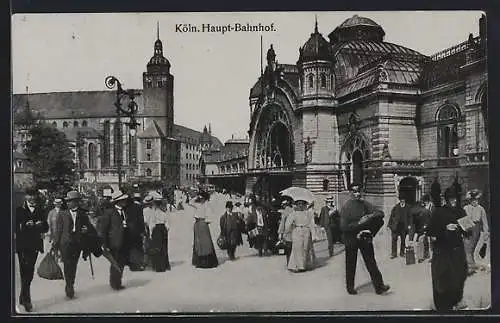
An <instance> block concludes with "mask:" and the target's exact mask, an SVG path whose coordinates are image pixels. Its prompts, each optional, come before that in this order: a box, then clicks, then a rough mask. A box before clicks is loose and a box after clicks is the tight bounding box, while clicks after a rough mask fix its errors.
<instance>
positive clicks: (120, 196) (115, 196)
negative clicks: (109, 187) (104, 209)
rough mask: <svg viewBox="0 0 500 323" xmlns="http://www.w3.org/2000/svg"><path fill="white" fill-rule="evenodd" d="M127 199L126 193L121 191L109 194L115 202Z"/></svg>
mask: <svg viewBox="0 0 500 323" xmlns="http://www.w3.org/2000/svg"><path fill="white" fill-rule="evenodd" d="M126 199H128V195H127V194H125V193H123V192H122V191H116V192H114V193H113V194H112V195H111V202H113V203H116V202H118V201H123V200H126Z"/></svg>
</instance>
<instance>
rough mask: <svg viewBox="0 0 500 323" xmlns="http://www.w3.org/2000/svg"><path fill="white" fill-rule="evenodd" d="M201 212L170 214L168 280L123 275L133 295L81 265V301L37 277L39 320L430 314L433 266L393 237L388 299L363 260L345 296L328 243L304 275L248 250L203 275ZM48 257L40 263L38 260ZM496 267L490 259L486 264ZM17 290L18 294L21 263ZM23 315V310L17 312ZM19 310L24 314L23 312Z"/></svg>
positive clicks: (476, 283) (482, 302)
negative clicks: (198, 245)
mask: <svg viewBox="0 0 500 323" xmlns="http://www.w3.org/2000/svg"><path fill="white" fill-rule="evenodd" d="M226 200H227V197H223V196H222V195H220V194H216V195H215V196H214V198H213V199H212V200H211V201H210V205H211V207H212V209H213V210H214V212H213V215H212V217H211V218H210V221H211V224H210V228H211V232H212V238H213V239H214V243H215V239H216V237H217V235H218V233H219V225H218V220H219V217H220V215H221V214H222V212H223V208H224V203H225V202H226ZM193 214H194V208H193V207H192V206H190V205H185V209H184V210H182V211H175V212H172V213H170V225H171V232H170V236H169V248H170V250H169V253H170V262H171V266H172V269H171V271H167V272H164V273H156V272H153V271H151V270H147V271H143V272H130V271H129V270H128V269H126V270H125V273H124V285H125V287H126V289H124V290H122V291H119V292H116V291H113V290H111V288H110V287H109V285H108V279H109V263H108V262H107V260H105V259H104V258H102V257H101V258H98V259H95V258H94V260H93V262H94V271H95V279H91V275H90V267H89V263H88V261H87V262H84V261H83V260H81V261H80V263H79V267H78V272H77V277H76V284H75V290H76V298H75V299H73V300H66V299H65V295H64V282H63V281H48V280H43V279H41V278H39V277H38V276H36V274H35V278H34V281H33V284H32V301H33V305H34V312H35V313H145V312H237V311H245V312H254V311H255V312H263V311H266V312H267V311H270V312H274V311H286V312H291V311H360V310H362V311H365V310H377V311H384V310H428V309H431V307H432V291H431V280H430V263H429V262H427V261H425V262H423V263H419V264H415V265H412V266H406V265H405V263H404V259H403V258H397V259H392V260H391V259H389V255H388V250H389V241H390V237H389V234H388V233H387V232H386V231H384V232H382V233H381V234H380V235H379V236H377V237H376V239H375V247H376V258H377V261H378V263H379V267H380V269H381V271H382V274H383V276H384V280H385V282H386V283H387V284H389V285H390V286H391V292H390V293H388V294H387V295H376V294H375V293H374V290H373V287H372V286H371V284H370V280H369V275H368V273H367V271H366V269H365V268H364V265H363V264H362V263H360V259H361V257H359V258H358V269H357V273H356V284H357V286H358V292H359V294H358V295H356V296H351V295H348V294H347V293H346V292H345V288H344V286H345V283H344V280H345V272H344V271H345V270H344V268H345V267H344V266H345V264H344V254H343V250H342V246H340V245H338V246H336V252H335V253H336V255H335V256H334V257H333V258H328V251H327V245H326V242H319V243H315V251H316V255H317V268H316V269H315V270H313V271H309V272H305V273H290V272H288V271H287V270H286V268H285V258H284V256H268V257H262V258H259V257H257V256H256V251H255V250H252V249H249V247H248V243H247V242H246V236H244V240H245V245H244V246H242V247H240V248H238V250H237V251H236V254H237V257H238V259H237V261H234V262H232V261H228V257H227V255H226V254H225V252H223V251H221V250H218V248H217V247H216V249H217V254H218V257H219V262H220V266H219V267H217V268H214V269H196V268H193V267H192V266H191V253H192V240H193V231H192V225H193ZM42 257H43V255H41V256H39V258H38V261H40V260H41V259H42ZM486 261H488V262H489V260H486ZM15 263H16V277H15V283H16V284H15V287H16V288H15V290H16V298H15V300H17V298H18V295H19V273H18V268H17V258H16V262H15ZM490 284H491V282H490V273H489V271H482V272H478V273H477V274H475V275H474V276H472V277H470V278H469V279H468V280H467V283H466V286H465V296H464V301H465V302H466V304H467V305H468V306H469V308H471V309H472V308H474V309H477V308H481V307H483V308H484V307H487V306H488V305H489V304H490V298H491V296H490V295H491V292H490ZM18 308H19V306H18ZM18 310H19V309H18Z"/></svg>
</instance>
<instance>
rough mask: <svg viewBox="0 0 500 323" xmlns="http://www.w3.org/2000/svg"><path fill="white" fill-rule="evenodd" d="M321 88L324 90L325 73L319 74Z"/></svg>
mask: <svg viewBox="0 0 500 323" xmlns="http://www.w3.org/2000/svg"><path fill="white" fill-rule="evenodd" d="M321 88H322V89H325V88H326V75H325V73H322V74H321Z"/></svg>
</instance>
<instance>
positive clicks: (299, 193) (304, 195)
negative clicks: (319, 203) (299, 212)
mask: <svg viewBox="0 0 500 323" xmlns="http://www.w3.org/2000/svg"><path fill="white" fill-rule="evenodd" d="M280 194H281V195H282V196H287V197H289V198H291V199H293V200H294V201H299V200H301V201H306V202H307V203H308V204H311V203H313V202H314V194H313V193H311V191H309V190H308V189H305V188H303V187H296V186H291V187H289V188H287V189H284V190H283V191H281V192H280Z"/></svg>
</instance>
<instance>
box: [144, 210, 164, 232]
mask: <svg viewBox="0 0 500 323" xmlns="http://www.w3.org/2000/svg"><path fill="white" fill-rule="evenodd" d="M143 212H144V222H145V223H146V224H147V226H148V228H149V233H150V234H151V233H152V232H153V229H154V227H155V226H156V225H157V224H165V227H167V230H169V229H170V227H169V225H168V218H167V213H165V212H163V211H162V210H161V209H159V208H157V209H154V208H152V207H147V208H144V211H143Z"/></svg>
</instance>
